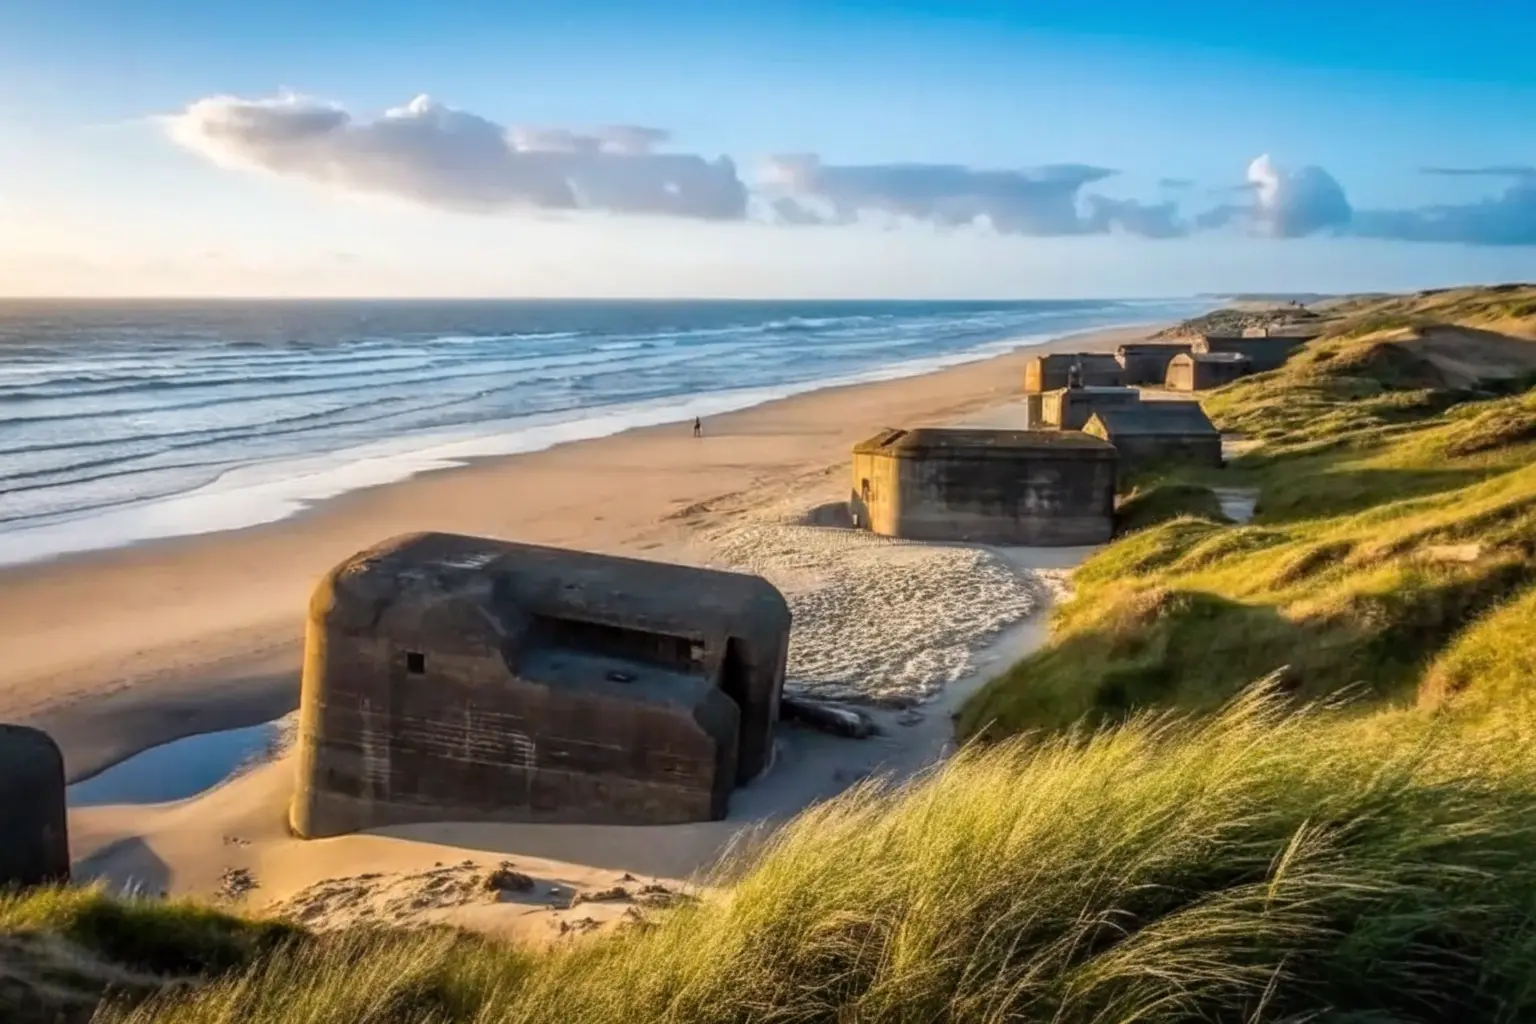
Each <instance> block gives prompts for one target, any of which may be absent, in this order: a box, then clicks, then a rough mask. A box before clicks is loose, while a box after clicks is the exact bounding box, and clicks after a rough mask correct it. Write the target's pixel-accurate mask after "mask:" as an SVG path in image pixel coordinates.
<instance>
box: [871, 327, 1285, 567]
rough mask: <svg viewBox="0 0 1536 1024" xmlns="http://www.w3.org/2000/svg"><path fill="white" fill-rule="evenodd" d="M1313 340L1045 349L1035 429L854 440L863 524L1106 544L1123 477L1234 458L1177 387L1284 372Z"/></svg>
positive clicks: (1034, 394)
mask: <svg viewBox="0 0 1536 1024" xmlns="http://www.w3.org/2000/svg"><path fill="white" fill-rule="evenodd" d="M1307 340H1308V338H1307V337H1304V336H1299V335H1285V336H1281V335H1268V334H1265V335H1239V336H1218V335H1207V336H1203V337H1199V338H1195V339H1193V340H1191V341H1187V342H1156V341H1147V342H1142V343H1138V344H1131V345H1122V346H1120V348H1119V350H1118V351H1117V352H1116V353H1115V354H1114V355H1109V354H1101V353H1088V352H1077V353H1057V354H1053V355H1046V356H1037V357H1036V358H1034V359H1031V360H1030V361H1029V363H1028V364H1027V365H1026V367H1025V371H1024V403H1023V405H1024V409H1023V412H1024V421H1025V427H1024V429H1018V430H982V429H975V428H965V427H922V428H916V429H911V430H884V431H881V432H880V433H879V434H876V435H875V436H874V437H871V438H869V439H868V440H866V441H864V442H862V443H860V444H858V445H857V446H855V448H854V452H853V486H852V491H851V494H850V497H849V505H850V508H851V509H852V513H853V517H854V521H855V523H857V524H858V525H860V526H863V527H865V528H866V529H870V530H873V531H874V532H876V533H880V534H884V535H886V536H891V537H904V538H907V539H910V540H926V541H966V542H972V543H987V544H1024V545H1030V546H1049V545H1078V544H1101V543H1103V542H1105V541H1107V540H1109V538H1110V536H1111V535H1112V534H1113V532H1114V511H1115V493H1116V488H1117V484H1118V482H1119V478H1120V477H1122V476H1124V475H1125V474H1128V473H1134V472H1136V471H1138V470H1140V469H1144V468H1146V467H1147V466H1149V465H1152V464H1154V463H1158V464H1167V463H1171V462H1184V463H1190V464H1194V465H1202V466H1213V467H1215V466H1220V465H1221V464H1222V448H1221V434H1220V432H1219V431H1218V430H1217V429H1216V428H1215V426H1214V425H1212V423H1211V421H1210V419H1209V418H1208V417H1207V416H1206V414H1205V411H1204V410H1203V409H1202V408H1201V407H1200V403H1199V401H1198V400H1194V399H1179V398H1176V397H1174V396H1172V395H1169V394H1167V392H1170V391H1171V392H1191V391H1202V390H1205V389H1207V388H1212V387H1219V386H1220V385H1222V384H1227V383H1230V382H1231V381H1234V380H1236V379H1237V378H1238V377H1241V376H1244V375H1246V374H1249V373H1258V372H1262V371H1265V370H1272V369H1276V368H1278V367H1279V366H1281V365H1282V364H1284V362H1285V360H1286V358H1287V357H1288V356H1289V355H1290V354H1291V353H1292V352H1293V351H1295V350H1296V349H1297V348H1298V347H1299V346H1301V345H1302V344H1304V343H1305V342H1306V341H1307ZM1146 385H1162V386H1163V390H1161V391H1159V392H1156V393H1144V392H1143V390H1142V388H1143V386H1146Z"/></svg>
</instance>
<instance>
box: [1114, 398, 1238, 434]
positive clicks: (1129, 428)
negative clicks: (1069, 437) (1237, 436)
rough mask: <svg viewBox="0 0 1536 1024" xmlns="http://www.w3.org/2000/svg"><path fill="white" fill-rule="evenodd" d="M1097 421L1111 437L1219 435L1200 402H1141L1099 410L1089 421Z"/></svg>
mask: <svg viewBox="0 0 1536 1024" xmlns="http://www.w3.org/2000/svg"><path fill="white" fill-rule="evenodd" d="M1092 419H1097V420H1098V421H1099V424H1100V425H1101V426H1102V427H1103V428H1104V432H1105V433H1106V434H1108V435H1109V436H1110V437H1114V436H1116V435H1120V436H1125V435H1128V434H1143V435H1168V434H1180V435H1186V436H1187V435H1206V436H1219V435H1220V431H1218V430H1217V429H1216V427H1215V425H1214V424H1213V423H1211V420H1210V417H1208V416H1206V414H1205V410H1204V409H1202V408H1200V403H1199V402H1142V403H1141V404H1140V405H1139V406H1136V407H1134V408H1130V409H1100V410H1098V411H1097V412H1095V413H1094V414H1093V416H1092V417H1091V418H1090V422H1091V420H1092Z"/></svg>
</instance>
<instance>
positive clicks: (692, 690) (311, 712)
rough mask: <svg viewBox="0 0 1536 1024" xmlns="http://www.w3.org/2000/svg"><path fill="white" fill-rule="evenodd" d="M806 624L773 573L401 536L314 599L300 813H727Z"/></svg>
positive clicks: (336, 825) (373, 819) (764, 743)
mask: <svg viewBox="0 0 1536 1024" xmlns="http://www.w3.org/2000/svg"><path fill="white" fill-rule="evenodd" d="M789 626H790V614H789V608H788V606H787V605H786V604H785V602H784V598H783V596H782V595H781V594H780V593H779V592H778V591H777V590H776V589H774V587H773V586H771V585H770V584H769V583H768V582H767V581H765V580H763V579H760V578H759V577H756V576H747V575H742V574H738V573H727V572H717V571H714V570H710V569H696V568H692V567H690V566H683V565H672V564H666V563H661V562H646V561H641V560H638V559H630V558H616V557H611V556H607V555H597V554H590V553H587V552H582V551H568V550H562V549H558V548H547V547H537V546H534V545H528V544H514V543H510V542H506V541H498V540H488V539H484V538H479V537H463V536H457V535H452V534H441V533H424V534H414V535H410V536H405V537H400V538H396V539H394V540H390V541H386V542H384V543H383V544H380V545H379V546H377V547H375V548H372V549H370V550H368V551H364V552H362V553H360V554H358V555H355V556H353V557H352V558H350V559H348V560H347V561H345V562H343V563H342V564H341V565H339V566H337V567H336V568H335V569H333V570H332V571H331V572H330V573H329V574H328V575H327V576H326V577H325V579H324V580H322V581H321V583H320V585H319V586H318V587H317V588H316V590H315V593H314V596H313V598H312V599H311V602H310V609H309V623H308V629H307V635H306V640H305V656H304V676H303V688H302V689H303V692H302V696H301V700H300V709H301V710H300V720H299V737H298V780H297V789H296V791H295V794H294V799H293V806H292V809H291V812H290V819H291V824H292V827H293V829H294V831H295V832H296V833H297V834H299V835H300V836H303V837H305V838H316V837H320V836H334V835H339V834H342V833H346V832H353V831H357V830H359V829H366V828H374V827H379V826H385V825H396V824H406V823H411V822H430V821H548V822H584V823H609V824H672V823H678V822H689V821H703V820H710V819H718V818H721V817H724V816H725V813H726V811H727V809H728V804H729V800H730V794H731V791H732V790H733V789H734V788H735V787H736V786H737V785H738V784H740V783H743V782H747V781H750V780H751V779H752V778H754V777H755V776H757V775H759V774H760V773H761V772H762V771H763V770H764V769H765V768H766V767H767V766H768V764H769V762H770V760H771V758H772V750H773V728H774V723H775V722H776V721H777V719H778V716H779V702H780V697H781V693H782V690H783V685H784V665H785V659H786V657H787V653H788V649H789Z"/></svg>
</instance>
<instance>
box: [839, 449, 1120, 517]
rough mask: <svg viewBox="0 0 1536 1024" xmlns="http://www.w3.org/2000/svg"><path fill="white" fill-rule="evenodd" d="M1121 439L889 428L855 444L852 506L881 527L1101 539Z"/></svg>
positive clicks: (1109, 514)
mask: <svg viewBox="0 0 1536 1024" xmlns="http://www.w3.org/2000/svg"><path fill="white" fill-rule="evenodd" d="M1114 503H1115V449H1114V447H1113V446H1112V445H1110V444H1108V443H1107V442H1105V441H1102V440H1100V439H1098V438H1096V437H1089V436H1088V435H1087V434H1081V433H1077V432H1075V431H1059V430H979V429H965V428H952V427H943V428H941V427H924V428H918V429H914V430H885V431H882V432H880V433H879V434H876V435H875V436H874V437H872V438H870V439H869V440H867V441H864V442H862V443H860V444H858V445H856V446H855V447H854V449H853V489H852V495H851V497H850V506H851V509H852V511H853V515H854V519H855V521H856V522H857V523H858V524H859V525H860V526H863V527H865V528H867V529H870V530H872V531H874V532H875V533H879V534H884V535H885V536H888V537H905V538H909V539H912V540H937V541H971V542H975V543H984V544H1030V545H1076V544H1101V543H1103V542H1104V541H1107V540H1109V537H1110V534H1111V532H1112V531H1113V525H1114V524H1113V518H1114Z"/></svg>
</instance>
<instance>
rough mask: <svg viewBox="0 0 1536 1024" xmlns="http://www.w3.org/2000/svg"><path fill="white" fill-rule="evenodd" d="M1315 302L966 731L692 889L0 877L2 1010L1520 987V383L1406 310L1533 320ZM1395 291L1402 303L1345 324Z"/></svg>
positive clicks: (940, 1014) (1250, 994)
mask: <svg viewBox="0 0 1536 1024" xmlns="http://www.w3.org/2000/svg"><path fill="white" fill-rule="evenodd" d="M1526 303H1532V305H1531V307H1530V310H1531V311H1530V312H1523V311H1524V310H1526V309H1527V306H1526V305H1524V304H1526ZM1447 310H1450V311H1452V312H1449V313H1448V312H1447ZM1330 312H1332V313H1333V314H1334V316H1335V319H1334V320H1332V321H1330V322H1329V333H1328V335H1327V336H1325V337H1324V338H1322V339H1320V340H1318V341H1316V342H1313V343H1312V344H1311V345H1310V346H1308V348H1307V349H1306V350H1305V351H1304V352H1302V353H1299V354H1298V355H1297V356H1296V357H1295V358H1293V360H1292V361H1291V363H1290V364H1288V365H1287V366H1286V367H1284V368H1283V369H1281V370H1279V371H1275V372H1273V373H1269V374H1264V375H1260V376H1256V377H1254V378H1250V379H1247V380H1244V381H1241V382H1238V383H1237V384H1234V385H1232V386H1229V387H1228V388H1225V389H1222V390H1221V391H1220V392H1217V393H1215V394H1214V395H1212V396H1210V400H1209V402H1208V408H1209V409H1210V411H1211V413H1212V415H1213V417H1214V418H1215V419H1216V420H1217V422H1218V424H1219V425H1221V426H1222V427H1223V428H1224V429H1226V430H1229V431H1234V432H1241V433H1243V434H1244V435H1246V436H1247V437H1249V438H1250V439H1253V440H1254V441H1256V442H1257V445H1256V446H1255V447H1254V448H1253V449H1252V450H1250V451H1248V452H1247V453H1246V454H1244V455H1243V456H1242V457H1241V458H1238V459H1236V460H1234V462H1233V464H1231V465H1230V466H1229V467H1227V468H1226V469H1224V470H1221V471H1219V472H1218V471H1194V470H1190V469H1187V468H1183V469H1179V470H1176V471H1171V472H1170V473H1168V474H1167V475H1166V476H1163V477H1161V478H1157V477H1153V478H1149V479H1144V480H1141V481H1139V482H1138V484H1137V488H1138V490H1137V492H1136V494H1135V495H1133V496H1128V500H1127V501H1126V502H1125V503H1124V504H1123V505H1122V509H1121V511H1122V529H1124V530H1126V532H1125V535H1124V536H1123V537H1121V538H1120V539H1119V540H1117V541H1116V542H1114V543H1112V544H1110V545H1108V546H1106V547H1105V548H1103V549H1102V550H1101V551H1100V552H1098V553H1097V554H1096V555H1095V556H1094V557H1093V558H1091V559H1090V560H1089V561H1088V562H1087V563H1086V564H1085V565H1084V566H1082V568H1081V569H1080V570H1079V571H1078V572H1077V573H1076V575H1075V578H1074V587H1075V594H1074V597H1073V598H1072V599H1071V600H1070V601H1068V602H1067V603H1065V604H1064V605H1062V606H1061V607H1060V608H1058V609H1056V612H1055V619H1054V622H1053V632H1052V638H1051V640H1050V642H1049V643H1048V644H1047V645H1046V646H1045V647H1044V648H1043V649H1042V650H1040V651H1039V652H1037V653H1036V654H1034V655H1033V656H1031V657H1029V658H1027V659H1025V660H1024V661H1023V662H1022V663H1020V664H1019V665H1017V666H1014V667H1013V668H1012V669H1011V670H1010V671H1008V672H1007V673H1005V674H1004V675H1003V676H1001V677H1000V678H998V679H996V680H994V681H993V682H992V683H991V684H990V685H989V686H987V687H985V688H984V689H983V690H982V691H981V692H980V693H979V694H977V696H976V697H975V698H974V699H973V700H972V701H971V703H970V704H969V705H968V706H967V707H966V708H965V709H964V712H963V715H962V718H961V722H960V727H961V729H962V731H963V733H964V735H966V736H968V737H970V738H971V739H972V740H973V742H972V743H971V744H970V745H969V746H967V747H966V748H965V749H963V750H962V751H961V752H960V754H959V755H958V756H956V757H954V758H953V759H951V760H949V761H948V762H946V763H944V764H943V765H941V766H939V767H937V768H936V769H934V770H933V771H931V772H930V773H929V774H927V775H925V776H922V777H920V778H918V779H916V780H913V781H911V782H909V783H908V784H906V785H904V786H902V787H899V788H888V787H885V786H882V785H881V784H880V783H879V782H878V781H871V782H868V783H866V784H863V785H860V786H859V787H856V788H855V789H853V790H852V791H850V792H848V793H845V794H844V795H842V796H840V797H838V798H836V799H834V800H832V801H830V802H828V803H825V804H822V805H819V806H817V807H814V808H812V809H810V810H808V811H806V812H805V813H803V814H801V815H800V816H799V817H798V818H797V819H796V820H795V821H793V822H791V823H790V824H789V825H787V826H785V827H784V828H782V829H780V830H778V831H777V832H774V833H773V834H772V835H770V836H768V837H766V839H765V840H764V843H763V844H762V845H761V846H756V847H754V852H753V853H752V855H751V856H750V858H747V857H746V856H745V855H743V856H742V857H740V858H738V859H736V860H733V861H730V862H727V863H725V864H722V865H721V866H720V868H719V870H718V872H716V874H715V876H714V877H712V878H711V879H709V881H710V882H711V883H712V884H711V885H710V886H708V887H706V888H705V889H704V890H703V891H704V895H703V896H702V898H701V899H700V900H698V901H697V902H694V903H688V904H684V905H681V906H679V907H676V908H674V909H671V910H667V911H663V912H659V913H656V914H653V915H652V916H651V918H650V919H649V920H648V921H645V922H643V923H636V924H632V925H628V926H626V927H624V928H622V929H620V930H619V931H616V932H613V933H610V934H607V935H604V936H600V937H595V938H591V939H587V940H582V941H579V942H573V943H569V944H564V945H561V946H558V947H556V948H555V949H552V950H549V951H544V952H532V951H527V950H519V949H515V948H512V947H509V946H507V945H505V944H502V943H499V942H496V941H493V940H489V939H485V938H481V937H478V936H472V935H463V934H457V933H454V932H450V931H445V930H431V931H413V932H404V931H387V930H368V929H365V930H352V931H344V932H339V933H331V934H327V935H313V934H310V933H308V932H306V931H303V930H302V929H298V928H293V927H289V926H286V925H275V924H272V923H265V922H255V921H245V920H241V919H238V918H232V917H228V916H226V915H223V914H218V913H215V912H212V911H209V910H207V909H205V908H200V907H197V906H195V905H192V904H184V903H163V902H158V901H140V900H121V899H117V898H113V897H110V896H108V895H106V894H104V893H102V892H100V891H96V890H75V891H62V892H61V891H43V892H37V893H32V894H17V895H11V896H0V1018H3V1019H5V1020H7V1021H11V1020H16V1021H25V1022H26V1024H33V1022H42V1021H49V1022H53V1021H55V1020H59V1019H64V1020H69V1021H74V1020H80V1021H84V1020H88V1019H92V1017H93V1015H94V1019H95V1020H98V1021H102V1022H111V1024H130V1022H131V1024H173V1022H174V1024H216V1022H217V1024H236V1022H240V1024H279V1022H282V1024H289V1022H292V1024H320V1022H333V1021H334V1022H349V1024H350V1022H364V1024H449V1022H452V1024H458V1022H464V1024H471V1022H473V1024H649V1022H668V1024H705V1022H710V1024H713V1022H732V1024H738V1022H739V1024H747V1022H764V1024H864V1022H896V1024H920V1022H921V1024H929V1022H977V1024H1001V1022H1004V1021H1017V1022H1047V1021H1049V1022H1083V1024H1087V1022H1094V1024H1107V1022H1112V1021H1113V1022H1129V1021H1137V1022H1162V1021H1168V1022H1174V1021H1191V1020H1204V1021H1233V1022H1250V1021H1251V1022H1257V1021H1285V1022H1301V1021H1333V1022H1355V1024H1367V1022H1369V1024H1387V1022H1409V1021H1415V1022H1417V1021H1423V1022H1441V1021H1444V1022H1453V1021H1468V1020H1477V1021H1519V1020H1528V1019H1533V1018H1536V743H1533V742H1532V740H1533V739H1536V736H1533V733H1536V728H1533V727H1536V707H1533V705H1532V702H1531V700H1530V698H1529V696H1528V694H1529V692H1530V690H1531V682H1532V679H1533V678H1536V433H1533V431H1532V428H1531V424H1532V417H1533V416H1536V395H1533V394H1532V392H1531V391H1530V390H1529V389H1530V384H1531V382H1532V381H1531V379H1530V378H1529V377H1527V376H1522V374H1524V373H1525V372H1526V371H1524V370H1522V369H1521V368H1520V366H1519V365H1518V364H1519V363H1520V360H1519V359H1518V358H1516V359H1515V360H1514V364H1516V365H1514V367H1513V369H1512V370H1511V371H1510V372H1508V373H1504V374H1500V375H1497V379H1492V378H1490V379H1487V380H1483V379H1480V378H1478V377H1477V376H1476V375H1475V374H1469V373H1468V372H1467V371H1466V368H1465V367H1464V366H1462V365H1461V364H1459V363H1457V362H1455V360H1449V361H1446V360H1442V358H1441V357H1442V355H1443V352H1440V351H1439V350H1436V349H1435V348H1434V347H1433V346H1430V347H1428V348H1426V347H1425V346H1422V345H1419V344H1418V340H1419V339H1420V336H1421V335H1422V334H1423V330H1422V328H1421V327H1419V326H1416V325H1417V324H1420V323H1423V324H1430V325H1442V326H1443V325H1444V324H1446V323H1455V324H1461V323H1465V324H1467V325H1469V326H1470V327H1471V328H1473V329H1475V330H1477V331H1479V332H1485V333H1495V334H1497V333H1498V332H1499V331H1505V330H1516V329H1518V330H1524V329H1526V328H1527V327H1531V326H1536V324H1533V323H1527V321H1526V320H1522V319H1521V318H1522V317H1536V289H1484V290H1473V291H1460V292H1438V293H1430V294H1428V295H1424V296H1419V297H1416V298H1413V299H1404V298H1400V297H1392V298H1375V299H1371V300H1362V301H1360V302H1355V303H1350V302H1345V303H1339V304H1337V306H1336V308H1334V309H1332V310H1330ZM1452 313H1454V315H1452ZM1389 316H1390V317H1397V318H1398V320H1399V321H1400V320H1402V319H1404V318H1409V319H1412V318H1417V319H1416V320H1413V323H1412V324H1411V325H1410V326H1409V327H1408V328H1406V329H1405V328H1403V327H1402V326H1393V327H1390V328H1380V327H1372V328H1371V329H1369V330H1367V329H1364V327H1363V326H1362V325H1363V324H1364V323H1365V320H1366V318H1376V319H1375V321H1372V322H1380V321H1381V320H1382V319H1383V318H1386V317H1389ZM1512 325H1513V326H1512ZM1495 328H1497V331H1495ZM1384 331H1385V332H1387V333H1385V334H1384V333H1383V332H1384ZM1431 333H1432V332H1431ZM1533 333H1536V332H1533ZM1500 336H1501V337H1503V336H1504V335H1500ZM1507 337H1508V339H1509V343H1510V344H1512V345H1518V344H1526V343H1525V342H1520V341H1516V340H1515V339H1516V338H1517V337H1519V335H1518V333H1511V334H1509V335H1508V336H1507ZM1532 349H1533V351H1536V343H1532ZM1448 351H1451V352H1453V353H1454V351H1455V350H1454V348H1452V349H1450V350H1448ZM1442 363H1443V365H1442ZM1216 486H1242V487H1251V488H1254V489H1256V490H1257V491H1258V493H1259V501H1258V506H1257V514H1256V517H1255V519H1254V520H1253V521H1252V522H1251V523H1247V524H1236V523H1232V522H1230V521H1227V520H1225V519H1224V517H1221V516H1220V515H1219V507H1218V506H1216V505H1215V504H1214V503H1213V502H1212V500H1211V497H1212V491H1211V488H1213V487H1216ZM13 965H20V966H19V967H14V969H13ZM6 999H9V1000H11V1002H10V1003H6V1002H4V1000H6ZM60 1008H62V1009H64V1010H65V1011H66V1012H65V1016H64V1017H62V1018H61V1017H57V1016H49V1015H48V1014H51V1013H55V1012H56V1011H58V1010H59V1009H60Z"/></svg>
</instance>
